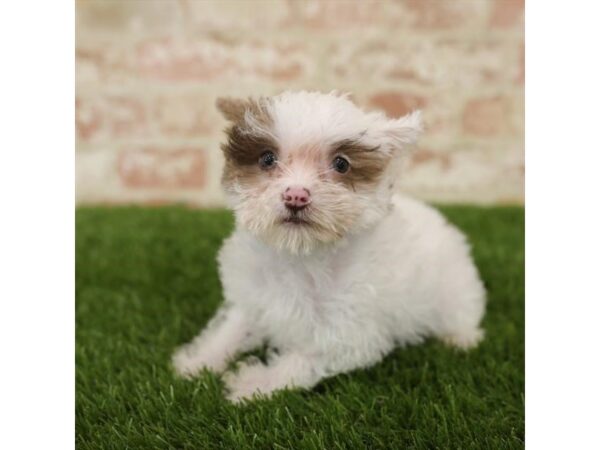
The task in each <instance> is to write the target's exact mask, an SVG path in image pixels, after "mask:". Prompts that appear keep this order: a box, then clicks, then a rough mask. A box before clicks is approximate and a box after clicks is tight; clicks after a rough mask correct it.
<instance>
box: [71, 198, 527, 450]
mask: <svg viewBox="0 0 600 450" xmlns="http://www.w3.org/2000/svg"><path fill="white" fill-rule="evenodd" d="M442 211H443V212H444V213H445V214H446V215H447V217H448V218H449V219H450V220H451V221H452V222H454V223H455V224H457V225H458V226H459V227H460V228H461V229H463V230H464V231H465V232H466V233H467V234H468V236H469V238H470V239H471V242H472V245H473V253H474V256H475V260H476V262H477V265H478V267H479V268H480V271H481V274H482V276H483V279H484V281H485V284H486V286H487V289H488V290H489V303H488V310H487V314H486V317H485V321H484V327H485V329H486V338H485V340H484V341H483V343H482V344H481V345H480V347H478V348H477V349H475V350H473V351H471V352H469V353H460V352H457V351H455V350H453V349H450V348H447V347H445V346H443V345H442V344H440V343H438V342H436V341H429V342H427V343H426V344H424V345H421V346H416V347H410V348H406V349H403V350H397V351H395V352H394V353H393V354H392V355H390V356H388V357H387V358H386V359H385V360H384V362H383V363H381V364H379V365H377V366H375V367H373V368H370V369H367V370H358V371H355V372H353V373H350V374H345V375H341V376H337V377H335V378H331V379H328V380H326V381H324V382H322V383H320V384H319V385H318V386H317V387H316V388H315V389H314V390H312V391H310V392H299V391H295V392H294V391H292V392H281V393H278V394H276V395H275V396H274V397H273V398H272V399H269V400H258V401H255V402H252V403H250V404H247V405H244V406H234V405H231V404H229V403H228V402H227V401H226V400H225V399H224V398H223V396H222V393H221V385H220V381H219V379H218V378H217V377H215V376H212V375H209V374H206V375H204V376H202V377H201V378H199V379H197V380H194V381H185V380H181V379H178V378H176V377H175V376H174V375H173V373H172V371H171V370H170V367H169V361H170V357H171V353H172V351H173V349H174V348H175V347H176V346H178V345H180V344H182V343H184V342H186V341H188V340H189V339H191V338H192V337H193V336H194V335H195V334H196V333H198V331H199V330H200V328H202V326H203V325H204V324H205V323H206V321H207V320H208V319H209V318H210V317H211V315H212V314H213V312H214V311H215V309H216V308H217V306H218V304H219V303H220V302H221V301H222V294H221V288H220V284H219V279H218V276H217V268H216V265H215V255H216V252H217V250H218V249H219V246H220V244H221V241H222V240H223V238H224V237H225V236H227V235H228V233H229V232H230V230H231V229H232V218H231V215H230V214H229V213H228V212H225V211H195V210H189V209H185V208H179V207H168V208H153V209H144V208H135V207H131V208H82V209H79V210H78V211H77V215H76V218H77V224H76V233H77V234H76V241H77V242H76V299H77V300H76V301H77V303H76V321H77V323H76V335H77V342H76V362H77V373H76V389H77V391H76V443H77V447H78V448H80V449H92V448H94V449H96V448H111V449H155V448H156V449H169V448H177V449H180V448H186V449H192V448H193V449H211V448H224V449H243V448H259V449H263V448H264V449H267V448H277V449H284V448H285V449H304V448H306V449H338V448H339V449H343V448H351V449H354V448H382V449H383V448H385V449H392V448H419V449H421V448H422V449H431V448H440V449H446V448H464V449H466V448H476V449H488V448H489V449H501V448H521V447H523V440H524V398H523V396H524V274H523V272H524V270H523V268H524V214H523V209H522V208H516V207H514V208H513V207H501V208H475V207H444V208H442ZM249 294H251V293H249Z"/></svg>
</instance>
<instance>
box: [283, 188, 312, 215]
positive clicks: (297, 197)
mask: <svg viewBox="0 0 600 450" xmlns="http://www.w3.org/2000/svg"><path fill="white" fill-rule="evenodd" d="M283 202H284V203H285V207H286V208H287V209H290V210H292V211H300V210H301V209H304V208H306V207H307V206H308V204H309V203H310V192H308V189H305V188H303V187H289V188H287V189H286V190H285V192H284V193H283Z"/></svg>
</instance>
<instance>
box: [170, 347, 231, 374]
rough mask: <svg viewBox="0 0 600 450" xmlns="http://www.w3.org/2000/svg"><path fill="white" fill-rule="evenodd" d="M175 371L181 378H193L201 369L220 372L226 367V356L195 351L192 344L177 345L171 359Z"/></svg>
mask: <svg viewBox="0 0 600 450" xmlns="http://www.w3.org/2000/svg"><path fill="white" fill-rule="evenodd" d="M171 363H172V365H173V368H174V369H175V373H177V375H179V376H181V377H183V378H188V379H190V378H193V377H195V376H196V375H198V374H199V373H200V372H202V370H205V369H206V370H210V371H212V372H215V373H220V372H222V371H224V370H225V368H226V367H227V358H225V357H222V356H219V355H215V354H211V353H207V352H202V351H197V349H195V348H194V347H193V346H189V345H184V346H182V347H179V348H178V349H177V350H176V351H175V353H174V354H173V357H172V359H171Z"/></svg>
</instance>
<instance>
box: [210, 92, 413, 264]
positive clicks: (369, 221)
mask: <svg viewBox="0 0 600 450" xmlns="http://www.w3.org/2000/svg"><path fill="white" fill-rule="evenodd" d="M217 107H218V108H219V110H220V111H221V112H222V113H223V115H224V116H225V118H226V119H227V120H228V121H230V122H231V124H230V126H229V127H228V128H227V129H226V134H227V142H226V143H225V144H223V145H222V149H223V152H224V154H225V169H224V173H223V179H222V181H223V186H224V187H225V190H226V192H227V194H228V196H229V198H230V200H231V202H232V206H233V209H234V211H235V216H236V220H237V223H238V225H239V226H240V227H242V228H244V229H246V230H248V231H250V232H251V233H253V234H255V235H256V236H257V237H259V238H260V239H262V240H263V241H265V242H267V243H269V244H271V245H274V246H275V247H277V248H280V249H286V250H288V251H291V252H293V253H310V252H311V251H312V250H313V249H315V248H316V247H317V246H319V245H323V244H327V243H332V242H335V241H337V240H339V239H341V238H343V237H345V236H347V235H348V234H349V233H352V232H355V231H359V230H364V229H365V228H367V227H369V226H372V225H373V224H374V223H376V222H377V221H378V220H380V219H381V218H382V217H383V216H384V215H385V214H386V212H387V211H388V209H389V206H390V198H391V194H392V189H393V182H394V179H395V178H396V175H397V174H396V169H395V166H396V164H394V162H395V161H397V160H398V159H399V158H398V157H397V156H398V155H399V154H401V153H402V150H403V149H404V148H405V147H406V146H409V145H410V144H412V143H414V142H415V140H416V139H417V136H418V135H419V133H420V131H421V128H422V125H421V118H420V113H419V112H414V113H412V114H409V115H407V116H405V117H402V118H400V119H395V120H391V119H388V118H386V117H385V116H384V115H383V114H381V113H365V112H363V111H361V110H360V109H359V108H358V107H356V106H355V105H354V104H353V103H352V102H351V101H350V100H348V98H347V97H346V96H343V95H337V94H335V93H331V94H321V93H317V92H284V93H283V94H281V95H278V96H275V97H268V98H260V99H258V100H253V99H248V100H237V99H229V98H226V99H219V100H218V101H217Z"/></svg>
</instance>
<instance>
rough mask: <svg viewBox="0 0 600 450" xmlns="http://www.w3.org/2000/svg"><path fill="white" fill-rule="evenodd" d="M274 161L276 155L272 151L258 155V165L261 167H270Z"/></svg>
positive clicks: (275, 160)
mask: <svg viewBox="0 0 600 450" xmlns="http://www.w3.org/2000/svg"><path fill="white" fill-rule="evenodd" d="M276 162H277V156H275V153H273V152H264V153H263V154H262V155H260V158H258V165H259V166H260V167H261V169H270V168H271V167H273V166H274V165H275V163H276Z"/></svg>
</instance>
